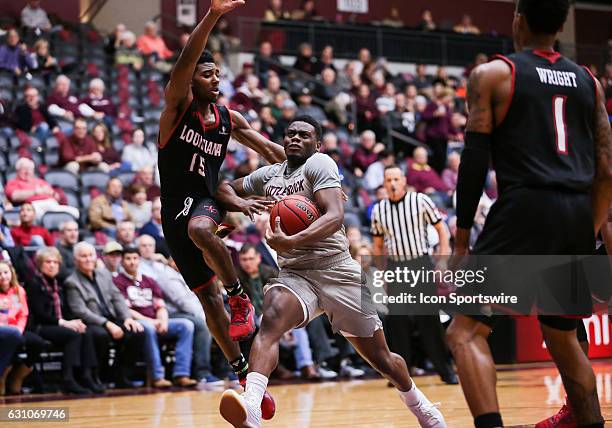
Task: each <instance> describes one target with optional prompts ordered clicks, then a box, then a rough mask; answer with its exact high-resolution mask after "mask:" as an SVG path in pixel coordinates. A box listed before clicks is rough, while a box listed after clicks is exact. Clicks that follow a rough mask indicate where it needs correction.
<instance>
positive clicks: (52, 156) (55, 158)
mask: <svg viewBox="0 0 612 428" xmlns="http://www.w3.org/2000/svg"><path fill="white" fill-rule="evenodd" d="M58 163H59V152H58V151H57V149H52V150H47V151H45V164H47V165H48V166H55V165H57V164H58Z"/></svg>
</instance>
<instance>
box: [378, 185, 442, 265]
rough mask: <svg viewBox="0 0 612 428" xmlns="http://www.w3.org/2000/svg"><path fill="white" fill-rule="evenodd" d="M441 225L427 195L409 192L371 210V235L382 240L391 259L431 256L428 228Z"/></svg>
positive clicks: (439, 216)
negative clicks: (428, 226)
mask: <svg viewBox="0 0 612 428" xmlns="http://www.w3.org/2000/svg"><path fill="white" fill-rule="evenodd" d="M440 221H442V216H441V215H440V212H439V211H438V209H437V208H436V206H435V205H434V203H433V202H432V201H431V199H430V198H429V197H428V196H427V195H425V194H423V193H417V192H408V193H406V196H404V198H403V199H400V200H399V201H397V202H392V201H390V200H389V199H384V200H382V201H380V202H378V203H377V204H376V205H375V206H374V208H373V209H372V228H371V232H372V235H373V236H382V237H384V239H385V246H386V247H387V255H388V256H389V257H390V258H391V259H393V260H396V261H401V260H411V259H414V258H418V257H422V256H424V255H427V254H431V247H430V245H429V243H428V240H427V225H429V224H431V225H434V224H437V223H439V222H440Z"/></svg>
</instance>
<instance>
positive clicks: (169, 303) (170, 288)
mask: <svg viewBox="0 0 612 428" xmlns="http://www.w3.org/2000/svg"><path fill="white" fill-rule="evenodd" d="M166 276H167V278H166V281H165V282H163V283H161V282H159V283H158V285H159V286H160V288H161V289H162V291H163V293H164V301H165V302H166V309H168V315H169V316H170V318H185V319H188V320H190V321H191V322H192V323H193V326H194V332H193V362H192V369H191V372H192V374H193V377H194V378H195V379H196V380H197V381H198V383H199V384H200V385H205V384H207V385H211V386H214V385H222V384H223V383H224V381H223V380H220V379H219V378H218V377H216V376H214V375H213V374H212V373H211V361H210V357H211V354H210V347H211V343H212V336H211V334H210V330H209V329H208V326H207V325H206V320H205V316H204V309H202V304H201V303H200V300H199V299H198V297H197V296H196V295H195V294H194V293H193V291H191V290H190V289H189V287H188V286H187V284H186V283H185V280H184V279H183V277H182V276H181V274H180V273H179V271H178V268H177V267H176V263H174V260H173V259H172V258H170V259H169V260H168V267H167V269H166Z"/></svg>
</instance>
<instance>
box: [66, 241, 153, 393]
mask: <svg viewBox="0 0 612 428" xmlns="http://www.w3.org/2000/svg"><path fill="white" fill-rule="evenodd" d="M74 260H75V262H76V271H75V272H74V273H73V274H72V275H70V276H69V277H68V278H67V279H66V281H65V283H64V287H65V289H66V294H67V297H68V299H67V300H68V306H69V307H70V310H71V312H72V315H73V316H75V317H77V318H79V319H81V320H83V322H84V323H85V325H86V326H87V329H88V330H92V334H93V336H94V341H95V346H96V355H98V357H99V358H100V361H108V347H109V343H110V342H111V341H113V342H115V349H117V350H118V351H119V352H118V356H117V358H116V359H115V364H114V366H113V373H115V374H116V377H117V379H116V381H117V386H118V387H125V386H130V384H129V381H128V380H127V371H128V368H129V367H130V366H131V365H133V364H134V361H135V358H136V357H135V354H136V352H138V350H140V349H142V343H143V340H144V336H143V331H144V328H143V327H142V325H141V324H139V323H138V322H137V321H135V320H134V318H133V317H132V315H131V313H130V310H129V308H128V307H127V304H126V302H125V298H124V297H123V295H122V294H121V292H120V291H119V289H117V287H115V285H114V284H113V280H112V277H111V275H109V274H108V272H105V271H104V270H102V269H96V249H95V248H94V246H93V245H91V244H89V243H87V242H79V243H78V244H76V245H75V247H74Z"/></svg>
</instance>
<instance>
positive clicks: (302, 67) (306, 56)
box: [293, 43, 319, 76]
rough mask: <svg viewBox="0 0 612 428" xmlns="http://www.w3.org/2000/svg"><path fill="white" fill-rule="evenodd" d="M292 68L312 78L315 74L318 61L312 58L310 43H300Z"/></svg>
mask: <svg viewBox="0 0 612 428" xmlns="http://www.w3.org/2000/svg"><path fill="white" fill-rule="evenodd" d="M293 68H295V69H296V70H299V71H301V72H303V73H306V74H310V75H313V76H314V75H315V74H317V70H318V69H319V60H318V59H317V57H315V56H314V53H313V51H312V46H311V45H310V43H302V44H301V45H300V46H299V47H298V54H297V58H296V59H295V63H294V64H293Z"/></svg>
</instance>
